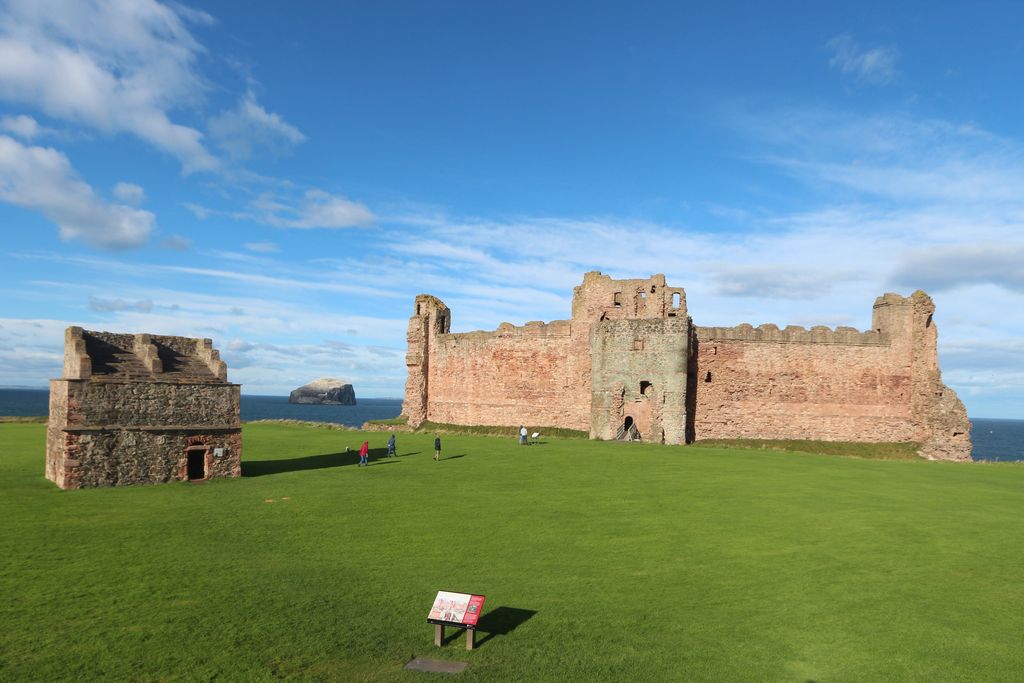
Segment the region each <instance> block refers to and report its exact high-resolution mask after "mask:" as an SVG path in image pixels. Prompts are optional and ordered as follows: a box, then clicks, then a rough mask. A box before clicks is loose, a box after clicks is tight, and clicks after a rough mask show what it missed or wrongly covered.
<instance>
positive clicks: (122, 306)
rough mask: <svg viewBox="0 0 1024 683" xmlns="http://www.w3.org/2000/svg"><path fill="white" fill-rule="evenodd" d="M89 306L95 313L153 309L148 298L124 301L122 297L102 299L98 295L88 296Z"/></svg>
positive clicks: (144, 311)
mask: <svg viewBox="0 0 1024 683" xmlns="http://www.w3.org/2000/svg"><path fill="white" fill-rule="evenodd" d="M89 308H90V309H92V310H94V311H96V312H97V313H110V312H112V311H140V312H142V313H149V312H150V311H152V310H153V302H152V301H150V300H148V299H143V300H140V301H125V300H124V299H104V298H101V297H98V296H90V297H89Z"/></svg>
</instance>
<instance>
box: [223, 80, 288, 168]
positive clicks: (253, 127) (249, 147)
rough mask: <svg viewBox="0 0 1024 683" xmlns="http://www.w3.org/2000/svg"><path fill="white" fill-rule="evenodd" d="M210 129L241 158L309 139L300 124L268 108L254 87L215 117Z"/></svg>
mask: <svg viewBox="0 0 1024 683" xmlns="http://www.w3.org/2000/svg"><path fill="white" fill-rule="evenodd" d="M209 130H210V135H211V136H212V137H213V139H214V140H215V141H216V143H217V145H218V146H219V147H220V148H221V149H223V150H224V151H225V152H227V154H228V155H229V156H231V157H232V158H234V159H238V160H245V159H249V158H251V157H252V156H253V154H254V153H255V152H256V151H257V150H267V151H270V152H272V153H275V154H281V153H284V152H287V151H289V150H290V149H291V148H292V147H294V146H295V145H298V144H300V143H302V142H305V140H306V136H305V135H303V134H302V133H301V132H300V131H299V129H298V128H296V127H295V126H293V125H291V124H290V123H288V122H287V121H285V120H284V119H283V118H282V117H281V116H280V115H279V114H274V113H271V112H268V111H267V110H266V109H264V108H263V106H262V105H261V104H259V102H257V101H256V96H255V95H254V94H253V93H252V92H251V91H250V92H247V93H246V94H245V95H244V96H243V97H242V98H241V100H239V102H238V106H237V107H235V108H234V109H231V110H229V111H226V112H223V113H221V114H219V115H218V116H215V117H214V118H213V119H211V120H210V124H209Z"/></svg>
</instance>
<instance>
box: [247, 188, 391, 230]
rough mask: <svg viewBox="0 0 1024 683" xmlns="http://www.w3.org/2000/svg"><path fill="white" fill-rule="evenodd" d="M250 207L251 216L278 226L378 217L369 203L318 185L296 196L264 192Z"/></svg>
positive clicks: (343, 223)
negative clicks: (347, 197)
mask: <svg viewBox="0 0 1024 683" xmlns="http://www.w3.org/2000/svg"><path fill="white" fill-rule="evenodd" d="M249 207H250V209H251V211H252V213H249V214H247V216H249V217H252V218H253V219H255V220H258V221H259V222H261V223H266V224H267V225H273V226H274V227H277V228H351V227H357V226H366V225H370V224H371V223H373V222H374V221H375V220H376V217H375V216H374V215H373V212H372V211H370V209H369V208H367V207H366V205H364V204H360V203H359V202H354V201H351V200H349V199H346V198H345V197H339V196H337V195H332V194H330V193H328V192H324V191H323V190H317V189H313V190H307V191H306V192H304V193H303V194H302V196H301V197H298V198H296V199H292V198H285V197H282V196H281V195H277V194H270V193H267V194H263V195H260V196H259V197H257V198H256V199H254V200H253V201H252V202H250V203H249Z"/></svg>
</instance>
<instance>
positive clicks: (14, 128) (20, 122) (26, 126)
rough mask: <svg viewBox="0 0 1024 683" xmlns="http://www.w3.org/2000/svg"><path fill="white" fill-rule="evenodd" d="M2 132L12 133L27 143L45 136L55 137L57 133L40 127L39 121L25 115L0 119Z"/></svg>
mask: <svg viewBox="0 0 1024 683" xmlns="http://www.w3.org/2000/svg"><path fill="white" fill-rule="evenodd" d="M0 131H5V132H7V133H10V134H11V135H14V136H16V137H19V138H21V139H22V140H25V141H27V142H32V141H33V140H35V139H36V138H38V137H41V136H43V135H53V134H54V133H55V131H54V130H52V129H50V128H47V127H45V126H41V125H39V122H38V121H36V120H35V119H34V118H32V117H31V116H26V115H25V114H19V115H17V116H2V117H0Z"/></svg>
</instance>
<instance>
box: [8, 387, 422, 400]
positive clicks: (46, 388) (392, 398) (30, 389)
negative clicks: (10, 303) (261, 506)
mask: <svg viewBox="0 0 1024 683" xmlns="http://www.w3.org/2000/svg"><path fill="white" fill-rule="evenodd" d="M0 390H9V391H49V390H50V389H49V388H48V387H43V386H33V385H30V384H0ZM242 396H263V397H266V398H288V394H250V393H247V392H244V391H243V392H242ZM359 398H360V397H359V396H356V400H357V401H358V400H359ZM362 398H372V399H378V400H388V401H404V400H405V397H404V396H363V397H362Z"/></svg>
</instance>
